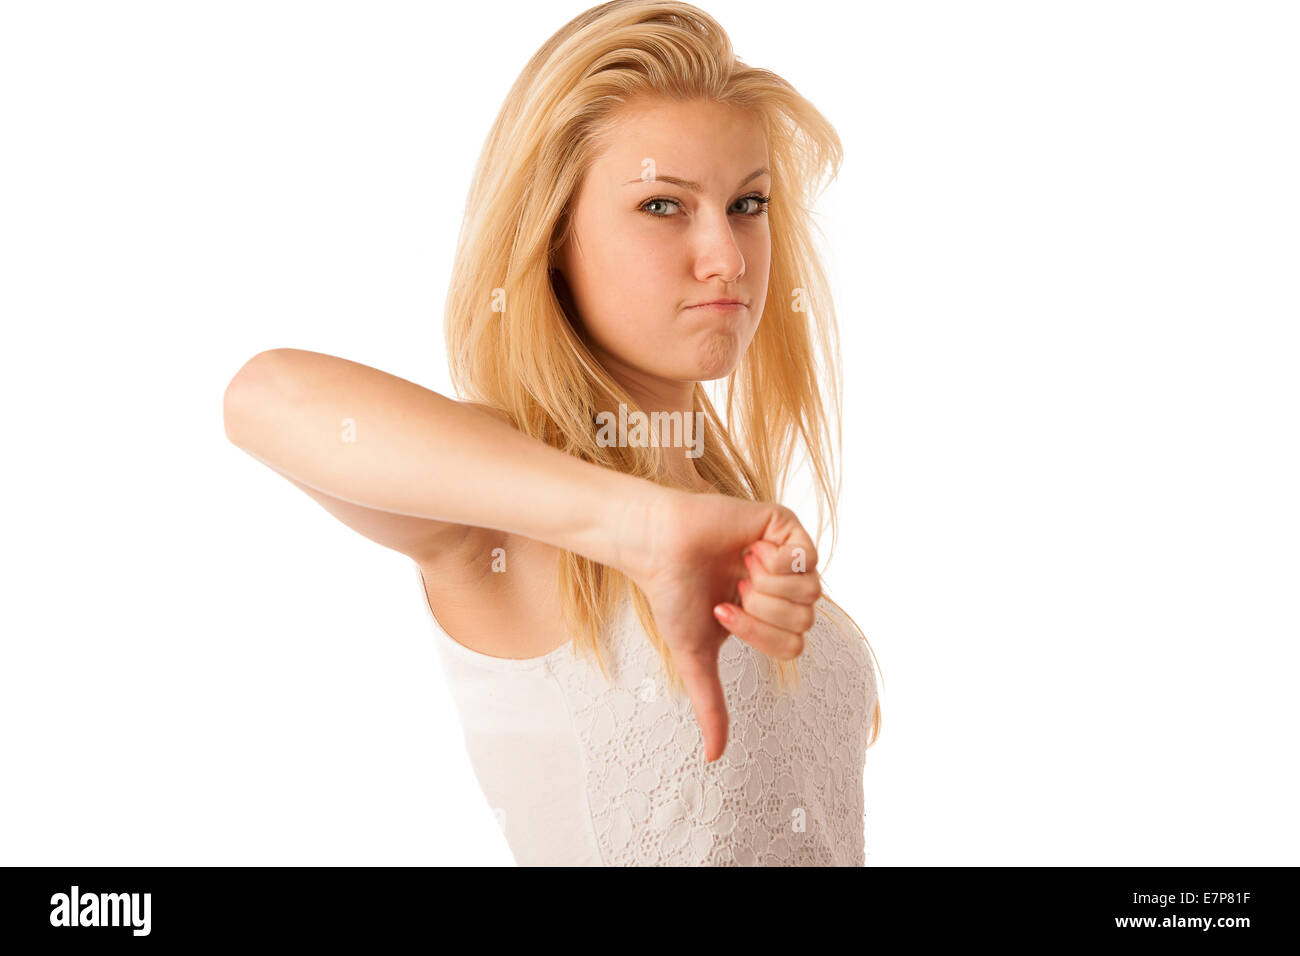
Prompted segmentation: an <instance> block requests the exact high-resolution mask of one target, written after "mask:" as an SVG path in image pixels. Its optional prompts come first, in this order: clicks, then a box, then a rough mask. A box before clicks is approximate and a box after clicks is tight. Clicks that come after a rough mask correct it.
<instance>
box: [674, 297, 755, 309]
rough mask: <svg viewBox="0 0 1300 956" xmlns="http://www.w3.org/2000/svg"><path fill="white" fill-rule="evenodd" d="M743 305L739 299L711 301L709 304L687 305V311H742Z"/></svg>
mask: <svg viewBox="0 0 1300 956" xmlns="http://www.w3.org/2000/svg"><path fill="white" fill-rule="evenodd" d="M745 307H746V306H745V303H744V302H741V301H740V300H739V299H713V300H712V301H709V302H697V303H695V304H694V305H688V306H687V307H686V308H688V309H743V308H745Z"/></svg>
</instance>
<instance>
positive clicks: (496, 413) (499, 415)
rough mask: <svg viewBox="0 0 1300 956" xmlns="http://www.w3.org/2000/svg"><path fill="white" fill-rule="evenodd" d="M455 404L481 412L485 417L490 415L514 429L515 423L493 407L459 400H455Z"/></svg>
mask: <svg viewBox="0 0 1300 956" xmlns="http://www.w3.org/2000/svg"><path fill="white" fill-rule="evenodd" d="M456 404H458V405H464V406H465V407H466V408H472V409H474V410H475V411H478V412H483V413H484V414H486V415H491V416H492V417H493V418H495V419H496V420H497V421H499V422H503V423H504V424H506V425H509V426H510V427H511V428H513V427H514V424H515V423H514V422H512V421H511V420H510V416H509V415H507V414H506V413H505V412H504V411H503V410H501V409H499V408H497V407H496V406H495V405H487V404H484V403H483V402H469V401H462V400H459V399H458V400H457V402H456Z"/></svg>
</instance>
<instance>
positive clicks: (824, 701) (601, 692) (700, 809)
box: [548, 601, 876, 866]
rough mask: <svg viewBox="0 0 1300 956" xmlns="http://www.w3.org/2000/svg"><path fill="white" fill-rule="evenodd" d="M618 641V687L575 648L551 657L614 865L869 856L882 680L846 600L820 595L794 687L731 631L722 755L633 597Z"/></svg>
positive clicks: (613, 651) (614, 633)
mask: <svg viewBox="0 0 1300 956" xmlns="http://www.w3.org/2000/svg"><path fill="white" fill-rule="evenodd" d="M832 615H834V616H832ZM840 621H843V623H838V622H840ZM608 639H609V641H610V644H609V654H608V657H609V661H610V671H611V679H610V682H609V683H608V684H607V683H606V682H605V679H604V677H603V676H602V675H601V673H600V671H599V670H597V669H596V668H595V666H594V665H592V664H588V663H587V662H585V661H581V660H578V659H576V658H574V657H572V656H571V655H570V656H567V657H564V658H558V659H555V660H552V661H548V667H550V668H551V670H552V674H553V676H554V677H555V678H556V679H557V680H558V681H559V682H560V685H561V687H562V689H563V690H564V692H565V696H566V698H567V699H568V701H569V706H570V708H571V711H570V712H571V717H572V720H573V724H574V728H575V730H576V731H577V734H578V738H579V741H580V748H581V751H582V754H583V757H584V761H585V768H586V775H587V781H586V782H587V787H586V789H587V793H588V798H589V803H590V806H589V809H590V813H591V821H592V826H593V830H594V832H595V836H596V840H597V843H598V846H599V849H600V853H601V856H602V858H603V861H604V863H605V864H606V865H607V866H862V865H863V864H864V845H863V844H864V840H863V823H864V817H863V812H864V811H863V791H862V783H863V767H864V763H865V754H866V749H867V740H868V734H869V729H870V719H871V717H872V715H873V712H874V708H875V706H876V681H875V674H874V670H873V668H872V666H871V660H870V655H869V653H868V650H867V647H866V643H865V642H864V641H863V639H862V637H861V635H860V634H859V633H858V632H857V630H856V628H853V626H852V624H851V623H850V622H848V621H847V619H844V618H843V617H842V616H840V615H839V614H838V612H837V610H836V609H834V608H833V607H831V606H830V605H828V604H826V603H825V602H824V601H823V602H819V603H818V605H817V618H816V621H815V623H814V625H813V627H812V629H811V630H810V631H809V632H808V634H807V637H806V640H805V644H804V652H803V654H802V655H801V657H800V658H799V673H800V677H801V679H802V683H801V685H797V684H792V685H791V687H790V688H789V689H785V690H783V689H781V688H780V687H779V686H778V684H777V674H776V666H775V663H772V662H769V660H768V658H767V657H766V655H764V654H763V653H762V652H760V651H758V650H757V649H755V648H753V647H750V646H749V645H748V644H746V643H744V642H743V641H741V640H740V639H739V638H736V637H731V638H728V640H727V642H726V643H725V644H724V645H723V648H722V652H721V655H720V660H719V664H720V673H721V677H722V684H723V688H724V691H725V693H726V697H727V710H728V713H729V714H730V732H729V735H728V740H727V749H726V750H725V752H724V753H723V756H722V757H721V758H720V759H719V760H717V761H716V762H715V763H713V764H711V765H710V764H707V763H705V760H704V744H703V741H702V740H701V738H700V732H699V728H698V726H697V725H696V722H695V717H694V713H693V711H692V710H691V704H690V700H689V699H688V698H687V697H686V695H685V693H684V692H678V693H676V694H673V693H671V692H670V689H669V687H668V685H667V683H666V682H665V680H664V678H663V674H662V670H661V667H660V662H659V657H658V654H657V653H656V652H655V650H654V648H653V647H652V646H651V644H650V642H649V640H648V638H647V637H646V635H645V632H644V631H643V630H642V628H641V627H640V622H639V621H638V620H637V617H636V613H635V611H634V610H633V608H632V605H631V603H630V601H627V602H625V603H624V610H623V613H622V615H621V617H620V618H619V619H618V620H617V621H616V623H615V625H614V626H613V627H612V628H611V629H610V631H609V632H608Z"/></svg>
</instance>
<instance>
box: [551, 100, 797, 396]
mask: <svg viewBox="0 0 1300 956" xmlns="http://www.w3.org/2000/svg"><path fill="white" fill-rule="evenodd" d="M767 165H768V157H767V143H766V140H765V138H764V136H763V132H762V128H761V126H760V125H759V124H758V121H757V119H756V118H754V117H753V116H752V115H751V114H748V113H746V112H744V111H742V110H739V109H737V108H735V107H728V106H722V105H719V104H717V103H713V102H708V101H694V102H690V103H667V102H659V101H654V102H640V103H637V104H628V106H626V107H625V108H624V110H623V112H622V113H621V114H620V122H619V125H618V127H617V129H616V130H615V132H614V135H613V137H612V139H611V140H610V145H609V146H608V148H607V149H606V150H605V152H603V153H602V154H601V155H599V156H597V157H596V159H595V160H594V162H593V163H592V165H591V166H590V167H589V168H588V170H587V173H586V175H585V177H584V178H583V180H582V183H581V185H580V186H579V189H578V192H577V195H576V196H575V200H574V204H573V207H572V212H573V221H572V231H571V233H570V236H569V238H568V239H567V241H566V242H565V244H564V246H563V247H562V248H561V249H560V250H558V257H557V261H556V265H557V267H558V268H559V269H560V271H561V273H562V274H563V276H564V279H565V282H566V283H567V284H568V287H569V292H570V294H571V295H572V297H573V306H574V307H575V308H576V310H577V313H578V315H577V318H578V319H579V321H581V323H582V325H583V326H584V328H585V329H586V331H587V335H588V341H589V342H590V344H591V347H592V350H593V352H594V353H595V354H596V356H597V358H598V359H599V360H600V361H601V362H602V363H603V364H604V365H605V367H606V368H607V369H608V370H609V371H610V372H611V374H613V375H614V377H615V378H616V379H619V380H620V381H622V382H623V383H627V384H633V383H634V384H635V386H636V387H637V390H638V391H642V392H647V391H648V392H649V393H651V394H652V395H653V394H667V393H668V392H669V391H671V390H672V387H673V385H677V384H681V383H690V386H691V387H692V388H693V387H694V383H695V382H697V381H708V380H711V379H716V378H721V377H723V376H725V375H727V374H728V373H729V372H730V371H731V370H732V369H733V368H734V367H735V366H736V364H737V363H738V362H739V360H740V357H741V355H742V354H744V351H745V349H746V348H747V347H748V346H749V342H750V339H752V338H753V336H754V330H755V329H756V328H757V327H758V320H759V316H761V315H762V314H763V303H764V301H765V300H766V295H767V274H768V266H769V263H770V260H771V252H772V244H771V234H770V233H769V231H768V219H767V214H766V212H765V205H766V204H764V203H761V202H757V201H755V199H754V198H753V197H766V196H767V195H768V190H769V189H770V188H771V183H772V177H771V175H770V174H769V173H768V172H767ZM715 299H735V300H739V301H740V303H742V304H741V305H733V306H726V307H721V308H699V307H696V306H697V305H698V304H699V303H702V302H710V301H713V300H715Z"/></svg>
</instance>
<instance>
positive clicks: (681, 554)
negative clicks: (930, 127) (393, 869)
mask: <svg viewBox="0 0 1300 956" xmlns="http://www.w3.org/2000/svg"><path fill="white" fill-rule="evenodd" d="M840 157H841V150H840V143H839V140H838V137H837V136H836V134H835V132H834V130H833V129H832V128H831V126H830V125H829V123H827V121H826V120H825V119H824V118H823V117H822V116H821V114H820V113H818V112H817V111H816V110H815V109H814V108H813V107H812V106H811V104H809V103H808V102H807V101H806V100H804V99H803V98H802V97H801V96H800V95H799V94H798V93H797V92H796V91H795V90H794V89H793V87H791V86H790V85H789V84H788V83H787V82H785V81H784V80H782V79H781V78H780V77H778V76H776V75H774V74H773V73H770V72H768V71H765V70H760V69H756V68H752V67H749V66H747V65H745V64H744V63H743V62H741V61H740V60H739V59H737V57H736V56H735V54H734V52H733V51H732V48H731V44H730V40H729V39H728V37H727V35H726V34H725V33H724V32H723V30H722V28H721V27H720V26H719V25H718V24H717V23H716V22H715V21H714V20H713V19H712V18H711V17H709V16H708V15H707V14H705V13H703V12H702V11H700V10H698V9H696V8H695V7H692V6H689V5H688V4H684V3H673V2H667V3H656V2H643V0H615V2H613V3H606V4H603V5H601V6H598V7H595V8H593V9H591V10H588V11H587V12H586V13H583V14H582V15H580V16H578V17H577V18H575V19H574V20H573V21H571V22H570V23H568V24H566V25H565V26H564V27H563V28H562V29H561V30H560V31H559V32H557V33H556V34H555V35H554V36H553V37H551V39H550V40H548V41H547V42H546V44H545V45H543V46H542V48H541V49H540V50H539V51H538V52H537V54H536V55H534V57H533V58H532V60H531V61H530V62H529V63H528V65H527V67H526V68H525V69H524V71H523V73H522V74H521V75H520V77H519V78H518V80H517V81H516V83H515V85H514V87H513V88H512V89H511V91H510V93H509V95H508V96H507V98H506V102H505V104H504V106H503V107H502V109H501V111H500V114H499V115H498V117H497V120H496V123H495V125H494V126H493V128H492V130H491V133H490V134H489V136H488V140H487V143H486V145H485V147H484V149H483V152H482V155H481V157H480V160H479V165H478V168H477V171H476V174H475V177H474V181H473V184H472V186H471V189H470V194H469V200H468V203H467V207H466V211H465V217H464V220H463V225H462V230H461V235H460V241H459V247H458V250H457V254H456V261H455V266H454V271H453V276H452V281H451V288H450V291H449V294H448V300H447V311H446V322H447V325H446V331H447V346H448V355H449V364H450V368H451V373H452V379H453V383H454V385H455V387H456V390H457V391H458V392H459V393H460V395H462V396H464V399H463V400H460V401H457V400H453V399H449V398H446V397H444V396H442V395H439V394H437V393H434V392H432V391H429V390H427V389H424V388H421V387H420V386H418V385H415V384H413V383H411V382H408V381H405V380H403V379H400V378H397V377H394V376H391V375H387V374H385V373H384V372H381V371H378V370H376V369H373V368H368V367H366V366H363V365H358V364H356V363H353V362H349V361H347V360H345V359H341V358H336V357H333V356H328V355H322V354H319V353H314V352H307V351H300V350H295V349H275V350H272V351H269V352H263V353H260V354H258V355H256V356H254V358H252V359H251V360H250V361H249V362H248V363H247V364H245V366H244V367H243V368H242V369H240V370H239V372H238V373H237V374H236V376H235V378H234V379H233V380H232V382H231V384H230V386H229V387H228V389H227V391H226V396H225V416H226V429H227V433H228V435H229V437H230V439H231V440H232V441H233V442H234V443H235V444H237V445H238V446H240V447H241V448H243V449H245V450H246V451H248V452H249V453H250V454H252V455H254V456H255V457H256V458H258V459H259V460H261V461H263V462H265V463H266V464H268V465H269V466H271V467H272V468H274V469H275V470H277V471H278V472H280V473H281V474H283V475H284V476H285V477H287V478H288V479H289V480H290V481H293V482H294V483H295V484H297V485H298V486H299V487H300V488H302V489H303V491H305V492H306V493H308V494H309V495H311V496H312V497H314V498H316V500H318V501H319V502H320V503H321V504H323V505H324V506H325V508H326V509H328V510H329V511H330V512H332V513H333V514H334V515H336V516H337V517H338V518H339V519H341V520H342V521H344V522H346V523H347V524H348V525H349V526H351V527H353V528H355V529H356V530H357V531H359V532H360V533H361V534H363V535H365V536H366V537H368V538H371V539H372V540H375V541H377V542H379V543H380V544H383V545H385V546H386V547H389V548H392V549H395V550H397V551H400V552H402V553H403V554H405V555H408V556H409V557H410V558H411V559H412V561H413V562H414V563H415V565H416V567H417V569H418V572H419V575H418V579H419V581H420V583H421V588H422V592H423V597H424V600H425V601H426V606H427V607H428V608H429V610H430V614H431V619H432V623H433V625H434V629H435V634H436V635H437V637H438V640H439V645H438V646H439V648H440V651H441V653H442V660H443V664H444V667H445V671H446V674H447V676H448V680H449V685H450V686H451V688H452V692H453V696H454V697H455V700H456V704H457V707H458V710H459V713H460V716H461V721H462V724H463V727H464V731H465V738H466V743H467V747H468V750H469V755H470V758H471V762H472V763H473V766H474V768H475V772H476V774H477V776H478V779H479V782H480V784H481V785H482V787H483V790H484V793H485V795H486V796H487V797H488V799H489V801H490V802H491V804H492V806H493V807H494V808H496V811H497V813H498V818H499V819H500V821H501V823H502V825H503V827H504V830H505V835H506V839H507V841H508V843H509V845H510V847H511V849H512V851H513V852H514V854H515V857H516V859H517V861H518V862H519V863H521V864H524V865H557V864H561V865H570V864H578V865H587V864H592V865H674V864H688V865H692V864H693V865H701V864H703V865H862V864H863V862H864V831H863V787H862V783H863V779H862V771H863V765H864V756H865V752H866V749H867V747H868V746H869V745H870V744H871V743H874V741H875V739H876V736H878V734H879V728H880V713H879V708H878V705H877V693H876V676H875V669H874V667H873V665H872V661H871V658H870V656H869V654H868V651H869V647H868V646H867V644H866V641H865V638H864V637H863V635H862V634H861V632H860V631H859V630H858V629H857V627H856V626H855V625H854V624H853V623H852V620H851V619H850V618H849V617H848V616H847V615H846V614H845V613H844V612H843V611H841V610H840V609H839V607H838V605H835V604H834V603H833V602H831V601H830V600H829V598H827V597H825V596H824V595H823V593H822V587H821V583H820V579H819V577H818V574H817V570H816V568H817V563H818V552H817V549H816V548H815V546H814V544H813V540H812V538H811V537H810V535H809V534H808V532H807V531H806V530H805V529H804V527H803V526H802V525H801V524H800V522H799V520H798V519H797V518H796V517H795V515H794V514H793V513H792V512H791V511H790V510H789V509H787V508H785V507H783V506H782V505H780V504H779V503H778V499H779V497H780V496H781V493H782V490H783V488H784V484H785V481H786V478H787V472H788V469H789V465H790V461H791V457H792V452H793V450H794V446H795V444H796V443H798V444H800V445H801V446H802V448H803V449H804V450H805V451H806V452H807V453H808V457H809V460H810V462H811V463H812V466H813V469H814V472H815V474H816V477H817V482H818V494H819V504H823V503H827V502H828V503H829V506H830V515H831V527H832V530H834V526H835V499H836V494H837V486H838V482H837V483H836V486H835V487H833V486H832V484H831V482H830V480H829V475H830V472H831V468H830V464H829V462H828V454H827V452H828V448H829V437H830V434H831V428H830V424H829V422H828V415H827V412H826V410H825V409H824V408H823V404H822V397H821V396H822V391H823V390H827V391H829V392H830V393H831V394H832V395H833V397H834V399H835V414H836V416H837V417H836V419H835V434H836V436H837V438H838V435H839V429H838V414H839V395H840V389H841V384H840V378H839V367H838V356H837V354H836V353H837V346H836V345H835V344H834V333H835V326H834V312H833V308H832V305H831V299H830V295H829V291H828V290H827V288H826V281H825V277H824V273H823V271H822V268H821V266H820V264H819V262H818V260H817V257H816V254H815V252H814V247H813V243H812V239H811V226H810V219H809V209H810V207H811V204H812V201H813V197H814V194H815V191H816V186H817V184H818V183H819V182H820V180H821V178H822V176H823V175H825V174H828V173H829V174H830V175H834V173H835V172H836V171H837V170H838V166H839V162H840ZM818 356H820V358H821V370H819V366H818V363H817V361H816V359H817V358H818ZM823 374H824V375H825V378H824V379H823V377H822V376H823ZM721 378H725V379H726V380H727V386H728V389H727V396H726V417H725V418H723V417H722V416H720V415H719V414H718V412H717V410H716V409H715V407H714V405H713V403H712V402H711V401H710V399H709V397H708V394H707V393H706V391H705V389H704V387H703V386H702V384H701V383H702V382H704V381H713V380H717V379H721ZM643 415H644V416H645V419H648V420H649V423H650V427H649V428H648V429H647V428H645V427H644V426H645V425H646V421H645V419H643V418H642V416H643ZM666 422H667V423H671V426H680V431H678V430H675V428H669V427H664V424H665V423H666Z"/></svg>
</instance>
